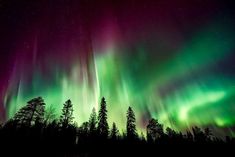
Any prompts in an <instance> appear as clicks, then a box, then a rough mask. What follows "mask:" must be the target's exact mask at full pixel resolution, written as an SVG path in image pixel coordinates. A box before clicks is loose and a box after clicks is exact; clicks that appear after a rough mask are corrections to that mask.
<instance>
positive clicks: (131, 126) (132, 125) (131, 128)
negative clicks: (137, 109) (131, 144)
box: [126, 107, 137, 140]
mask: <svg viewBox="0 0 235 157" xmlns="http://www.w3.org/2000/svg"><path fill="white" fill-rule="evenodd" d="M126 132H127V138H128V139H130V140H133V139H136V138H137V132H136V119H135V113H134V111H133V110H132V108H131V107H129V108H128V110H127V124H126Z"/></svg>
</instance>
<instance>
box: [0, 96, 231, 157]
mask: <svg viewBox="0 0 235 157" xmlns="http://www.w3.org/2000/svg"><path fill="white" fill-rule="evenodd" d="M107 112H108V111H107V105H106V101H105V98H104V97H103V98H102V99H101V103H100V109H99V111H98V115H97V113H96V110H95V108H93V109H92V112H91V115H90V118H89V121H87V122H84V123H82V124H81V126H77V124H76V123H75V122H74V121H73V119H74V117H73V104H72V102H71V101H70V100H67V101H66V102H65V103H64V105H63V108H62V112H61V115H60V117H59V119H56V118H55V114H54V110H53V109H51V108H49V109H48V110H47V111H46V110H45V103H44V100H43V99H42V98H41V97H38V98H34V99H32V100H30V101H29V102H27V105H25V106H24V107H22V108H21V109H20V110H19V111H18V112H17V113H16V114H15V116H14V117H13V118H11V119H9V120H8V121H7V122H6V123H5V124H4V125H1V126H0V142H1V144H4V145H6V144H9V145H10V146H11V147H19V146H22V145H27V146H30V147H34V146H35V148H38V145H40V147H41V148H44V149H49V148H51V147H53V148H57V152H66V151H68V150H71V152H79V153H85V154H86V153H87V152H91V153H92V152H96V153H97V148H102V147H104V146H106V148H107V147H111V146H114V147H117V146H118V147H122V148H123V149H127V148H129V145H130V144H133V145H137V146H141V148H142V149H143V148H147V147H151V146H156V145H161V144H173V145H174V144H186V145H187V144H234V143H235V140H234V138H231V137H228V136H227V137H226V140H222V139H221V138H218V137H216V136H214V135H213V134H212V131H211V130H210V129H209V128H206V129H204V130H203V129H201V128H199V127H192V129H191V130H188V131H186V133H182V132H178V131H175V130H173V129H171V128H169V127H167V128H166V129H165V131H164V127H163V124H160V123H159V122H158V120H157V119H154V118H151V119H150V120H149V122H148V124H147V127H146V137H145V136H144V134H143V133H141V135H138V133H137V129H136V118H135V113H134V111H133V109H132V108H131V107H129V108H128V109H127V114H126V120H127V121H126V132H124V133H122V134H121V133H120V132H119V130H118V128H117V125H116V124H115V123H113V124H112V126H111V128H109V125H108V122H107V118H108V117H107ZM98 151H101V152H102V153H104V152H103V151H105V149H99V150H98ZM116 153H118V152H116Z"/></svg>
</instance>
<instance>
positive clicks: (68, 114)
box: [60, 100, 74, 128]
mask: <svg viewBox="0 0 235 157" xmlns="http://www.w3.org/2000/svg"><path fill="white" fill-rule="evenodd" d="M73 119H74V117H73V104H72V102H71V100H67V101H66V102H65V103H64V106H63V109H62V114H61V116H60V124H61V126H62V127H63V128H67V127H68V126H69V125H70V124H71V123H72V122H73Z"/></svg>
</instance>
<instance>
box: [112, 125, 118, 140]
mask: <svg viewBox="0 0 235 157" xmlns="http://www.w3.org/2000/svg"><path fill="white" fill-rule="evenodd" d="M118 134H119V130H118V128H117V126H116V124H115V123H113V125H112V129H111V133H110V138H111V139H113V140H116V139H117V138H118Z"/></svg>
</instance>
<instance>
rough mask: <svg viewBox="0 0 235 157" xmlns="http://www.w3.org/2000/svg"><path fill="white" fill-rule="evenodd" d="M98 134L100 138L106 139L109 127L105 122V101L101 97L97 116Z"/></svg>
mask: <svg viewBox="0 0 235 157" xmlns="http://www.w3.org/2000/svg"><path fill="white" fill-rule="evenodd" d="M98 133H99V135H100V136H101V137H104V138H107V137H108V134H109V126H108V122H107V109H106V101H105V98H104V97H103V98H102V99H101V103H100V110H99V115H98Z"/></svg>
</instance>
